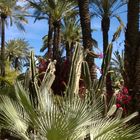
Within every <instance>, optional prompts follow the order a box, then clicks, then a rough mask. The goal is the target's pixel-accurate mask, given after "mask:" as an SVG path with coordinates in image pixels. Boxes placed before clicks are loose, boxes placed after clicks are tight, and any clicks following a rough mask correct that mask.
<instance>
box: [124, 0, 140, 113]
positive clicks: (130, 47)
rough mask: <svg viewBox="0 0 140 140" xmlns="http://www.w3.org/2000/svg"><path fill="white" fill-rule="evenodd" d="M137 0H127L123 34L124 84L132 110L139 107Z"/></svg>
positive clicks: (139, 61)
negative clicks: (126, 20) (130, 98)
mask: <svg viewBox="0 0 140 140" xmlns="http://www.w3.org/2000/svg"><path fill="white" fill-rule="evenodd" d="M139 4H140V1H139V0H129V2H128V15H127V16H128V23H127V29H126V34H125V70H126V75H127V76H126V78H125V79H126V81H125V85H126V86H127V87H128V89H129V93H130V94H131V95H132V103H133V104H132V110H131V111H135V110H137V109H138V106H139V107H140V92H139V90H140V89H139V85H140V83H139V82H140V80H138V79H140V77H139V76H140V74H139V72H140V69H139V65H140V64H139V63H140V58H139V57H140V54H139V53H140V46H139V45H138V42H139Z"/></svg>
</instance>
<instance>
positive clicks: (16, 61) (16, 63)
mask: <svg viewBox="0 0 140 140" xmlns="http://www.w3.org/2000/svg"><path fill="white" fill-rule="evenodd" d="M18 67H19V62H18V57H16V58H15V70H18Z"/></svg>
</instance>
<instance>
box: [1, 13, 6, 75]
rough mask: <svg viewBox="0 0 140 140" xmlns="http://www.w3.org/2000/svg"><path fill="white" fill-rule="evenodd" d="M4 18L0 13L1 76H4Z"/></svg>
mask: <svg viewBox="0 0 140 140" xmlns="http://www.w3.org/2000/svg"><path fill="white" fill-rule="evenodd" d="M5 19H6V17H3V15H1V30H2V31H1V76H2V77H4V76H5Z"/></svg>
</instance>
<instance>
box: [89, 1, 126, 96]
mask: <svg viewBox="0 0 140 140" xmlns="http://www.w3.org/2000/svg"><path fill="white" fill-rule="evenodd" d="M91 3H92V8H93V15H96V16H98V17H99V18H101V27H102V36H103V54H104V56H105V55H106V50H107V47H108V45H109V37H108V33H109V28H110V19H111V18H112V17H115V18H117V19H118V21H119V22H120V24H123V23H122V21H121V19H120V18H119V16H118V13H119V12H118V10H119V9H120V8H121V7H122V6H124V5H125V4H126V2H125V1H122V0H91ZM102 67H103V66H102ZM106 92H107V93H108V94H110V95H109V96H111V95H112V94H113V89H112V83H111V74H110V73H108V74H107V76H106Z"/></svg>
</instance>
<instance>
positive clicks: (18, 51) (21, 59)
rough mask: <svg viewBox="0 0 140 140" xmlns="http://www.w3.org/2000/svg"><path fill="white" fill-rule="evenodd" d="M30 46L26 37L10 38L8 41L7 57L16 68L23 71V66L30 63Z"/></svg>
mask: <svg viewBox="0 0 140 140" xmlns="http://www.w3.org/2000/svg"><path fill="white" fill-rule="evenodd" d="M29 55H30V47H29V44H28V42H27V41H25V39H14V40H9V41H8V42H7V43H6V52H5V58H6V59H7V60H9V62H11V63H12V66H13V67H14V69H15V70H20V71H22V66H23V65H24V64H25V63H29Z"/></svg>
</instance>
